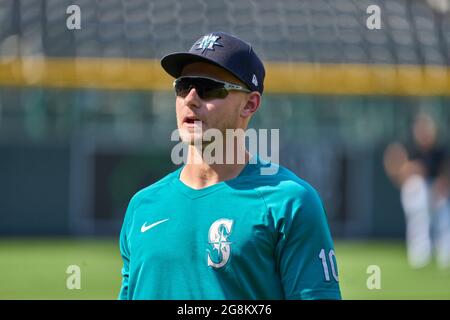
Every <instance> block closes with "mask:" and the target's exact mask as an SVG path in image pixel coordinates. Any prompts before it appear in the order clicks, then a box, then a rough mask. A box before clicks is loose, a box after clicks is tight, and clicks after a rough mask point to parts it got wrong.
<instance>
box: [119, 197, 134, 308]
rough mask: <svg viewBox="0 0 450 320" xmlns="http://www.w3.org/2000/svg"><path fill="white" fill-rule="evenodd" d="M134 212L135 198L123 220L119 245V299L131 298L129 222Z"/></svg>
mask: <svg viewBox="0 0 450 320" xmlns="http://www.w3.org/2000/svg"><path fill="white" fill-rule="evenodd" d="M132 214H133V199H132V200H131V201H130V203H129V205H128V208H127V211H126V213H125V218H124V221H123V225H122V229H121V231H120V239H119V247H120V255H121V256H122V261H123V266H122V270H121V274H122V285H121V288H120V292H119V297H118V299H119V300H129V294H128V293H129V277H130V248H129V242H128V230H129V228H128V224H129V220H130V219H131V217H130V216H131V215H132Z"/></svg>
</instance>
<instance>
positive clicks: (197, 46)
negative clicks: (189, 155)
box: [161, 32, 266, 94]
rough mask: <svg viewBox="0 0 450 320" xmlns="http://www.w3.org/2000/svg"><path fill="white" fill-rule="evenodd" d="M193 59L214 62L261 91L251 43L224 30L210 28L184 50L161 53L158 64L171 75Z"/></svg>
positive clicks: (260, 71)
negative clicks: (164, 54) (209, 31)
mask: <svg viewBox="0 0 450 320" xmlns="http://www.w3.org/2000/svg"><path fill="white" fill-rule="evenodd" d="M194 62H206V63H211V64H214V65H217V66H219V67H221V68H223V69H225V70H227V71H229V72H231V74H233V75H234V76H235V77H236V78H238V79H239V80H241V81H242V82H243V83H245V84H246V85H247V86H248V87H249V89H250V90H251V91H258V92H259V93H261V94H262V93H263V90H264V76H265V74H266V72H265V70H264V65H263V63H262V61H261V59H259V57H258V56H257V55H256V53H255V51H254V50H253V48H252V46H251V45H250V44H248V43H247V42H245V41H242V40H241V39H239V38H237V37H235V36H233V35H231V34H228V33H225V32H212V33H209V34H207V35H204V36H202V37H201V38H200V39H198V40H197V41H195V43H194V45H193V46H192V47H191V49H190V50H189V51H187V52H175V53H170V54H168V55H166V56H164V57H163V58H162V59H161V65H162V67H163V68H164V70H166V72H167V73H168V74H170V75H171V76H172V77H174V78H178V77H180V76H181V72H182V71H183V68H184V66H186V65H188V64H191V63H194Z"/></svg>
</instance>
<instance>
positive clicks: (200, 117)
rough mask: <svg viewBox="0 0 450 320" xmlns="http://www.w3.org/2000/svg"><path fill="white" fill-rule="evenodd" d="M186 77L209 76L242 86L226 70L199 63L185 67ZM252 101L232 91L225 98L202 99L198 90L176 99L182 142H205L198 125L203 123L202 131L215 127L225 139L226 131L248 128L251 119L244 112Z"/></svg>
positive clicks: (183, 73)
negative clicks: (248, 102)
mask: <svg viewBox="0 0 450 320" xmlns="http://www.w3.org/2000/svg"><path fill="white" fill-rule="evenodd" d="M182 76H205V77H208V78H214V79H217V80H222V81H226V82H230V83H234V84H240V85H242V86H244V85H243V84H242V82H241V81H239V80H238V79H237V78H236V77H234V76H233V75H232V74H230V73H229V72H227V71H226V70H224V69H222V68H220V67H217V66H215V65H212V64H208V63H203V62H195V63H192V64H189V65H187V66H186V67H184V69H183V72H182ZM247 101H248V94H247V93H245V92H240V91H229V93H228V95H227V96H226V97H225V98H223V99H211V100H203V99H201V98H200V97H199V96H198V94H197V91H196V90H195V88H192V89H191V90H190V92H189V93H188V95H187V96H185V97H179V96H177V97H176V115H177V125H178V129H179V132H180V136H181V139H182V140H183V141H184V142H186V143H189V144H194V143H195V141H197V143H198V142H199V141H201V140H202V134H198V133H196V132H198V131H199V129H200V128H199V127H197V126H196V124H195V123H194V122H201V130H202V132H203V133H204V132H205V131H206V130H208V129H211V128H215V129H218V130H220V131H221V132H222V134H223V136H224V137H225V132H226V131H225V130H226V129H237V128H242V129H246V126H247V122H248V119H246V118H247V117H245V116H243V115H242V109H243V108H244V107H245V105H246V103H247Z"/></svg>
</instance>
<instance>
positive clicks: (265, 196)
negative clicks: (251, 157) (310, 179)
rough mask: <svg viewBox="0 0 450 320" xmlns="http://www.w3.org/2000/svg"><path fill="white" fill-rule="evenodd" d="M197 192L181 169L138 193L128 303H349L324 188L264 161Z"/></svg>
mask: <svg viewBox="0 0 450 320" xmlns="http://www.w3.org/2000/svg"><path fill="white" fill-rule="evenodd" d="M256 159H257V163H256V164H250V163H249V164H247V165H246V166H245V168H244V169H243V170H242V172H241V173H240V175H239V176H238V177H236V178H234V179H232V180H228V181H224V182H220V183H217V184H215V185H212V186H209V187H206V188H203V189H200V190H196V189H192V188H190V187H188V186H187V185H185V184H184V183H183V182H181V181H180V179H179V176H180V173H181V169H182V168H180V169H178V170H176V171H175V172H172V173H171V174H169V175H167V176H166V177H164V178H163V179H161V180H160V181H158V182H156V183H154V184H152V185H151V186H149V187H147V188H145V189H142V190H141V191H139V192H137V193H136V194H135V195H134V196H133V197H132V199H131V201H130V203H129V206H128V209H127V212H126V214H125V219H124V223H123V226H122V230H121V234H120V251H121V255H122V259H123V268H122V287H121V289H120V294H119V299H164V300H172V299H174V300H191V299H235V300H244V299H340V298H341V294H340V289H339V284H338V278H337V277H338V275H337V272H338V271H337V266H336V258H335V256H334V248H333V241H332V238H331V234H330V231H329V227H328V223H327V220H326V214H325V210H324V208H323V205H322V202H321V200H320V198H319V195H318V194H317V192H316V191H315V190H314V189H313V188H312V187H311V186H310V185H309V184H308V183H306V182H305V181H303V180H302V179H300V178H298V177H297V176H296V175H295V174H294V173H292V172H291V171H289V170H287V169H286V168H283V167H281V166H280V167H279V170H278V173H277V174H275V175H261V174H260V169H261V168H262V167H264V166H268V164H267V163H265V162H262V161H261V160H260V159H259V158H256Z"/></svg>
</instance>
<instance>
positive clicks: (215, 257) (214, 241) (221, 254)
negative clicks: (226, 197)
mask: <svg viewBox="0 0 450 320" xmlns="http://www.w3.org/2000/svg"><path fill="white" fill-rule="evenodd" d="M232 228H233V220H231V219H225V218H221V219H219V220H216V221H215V222H213V224H212V225H211V227H210V228H209V234H208V239H209V244H210V246H211V247H212V249H208V250H207V251H208V266H210V267H213V268H216V269H218V268H222V267H223V266H225V265H226V264H227V263H228V260H229V259H230V254H231V242H230V241H229V240H228V237H229V236H230V234H231V229H232Z"/></svg>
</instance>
